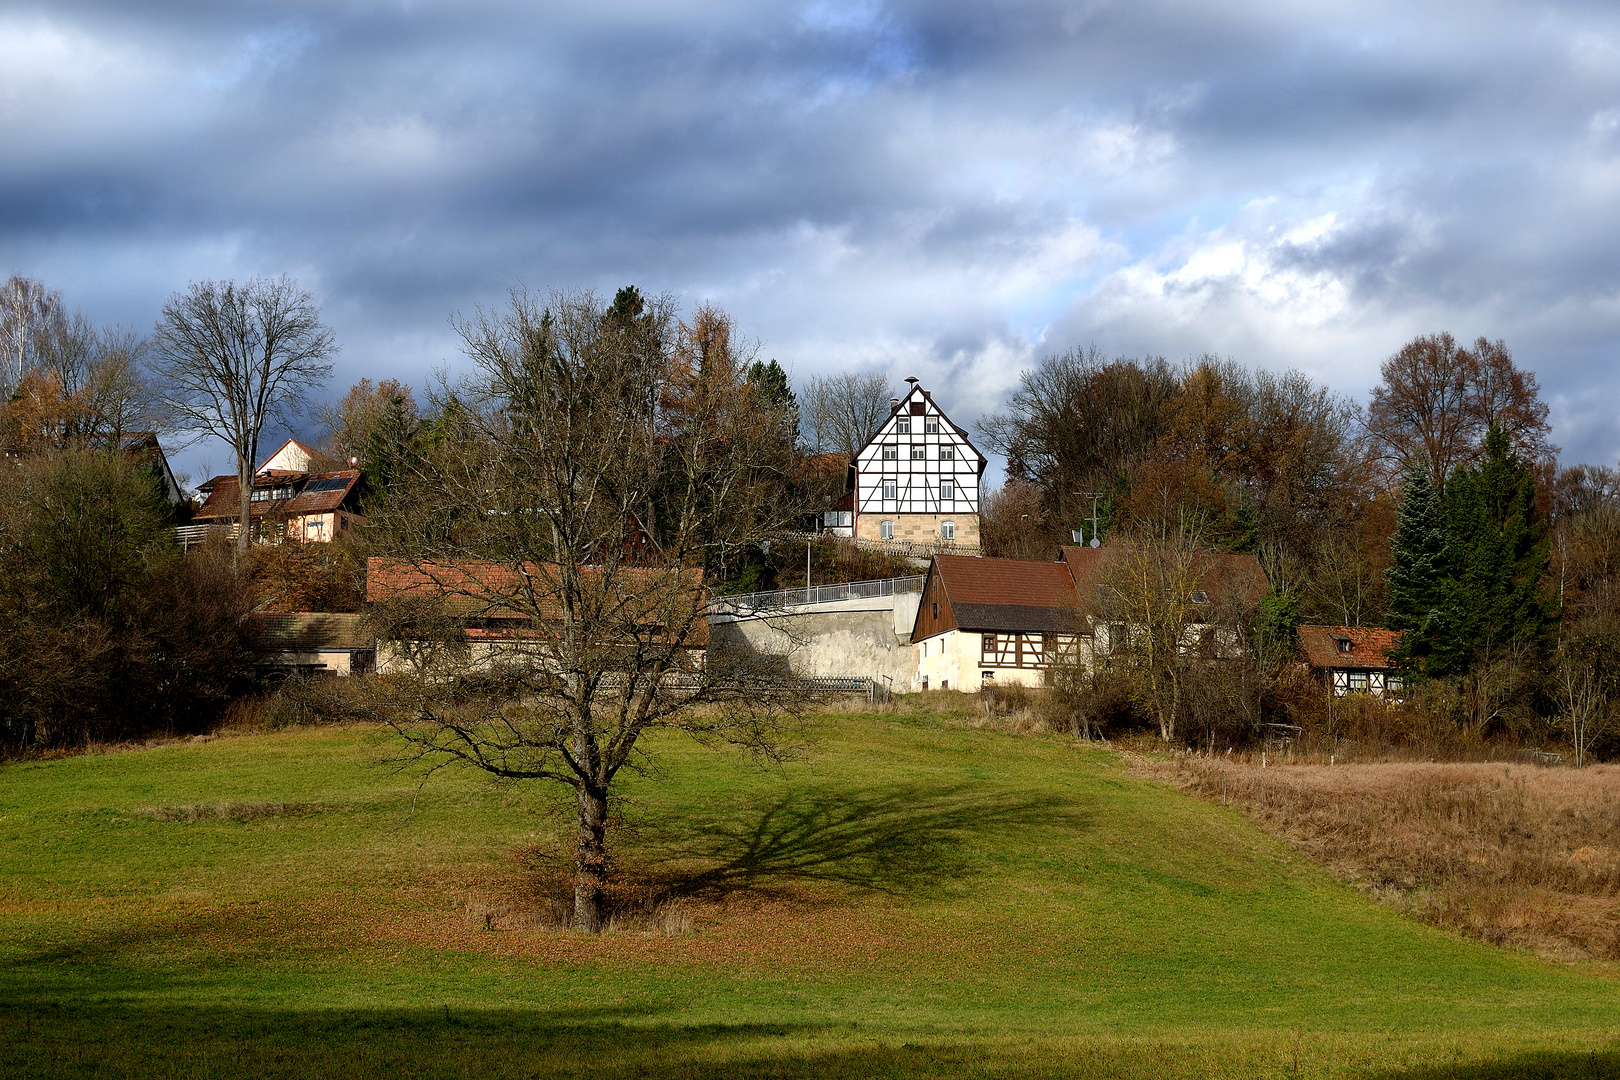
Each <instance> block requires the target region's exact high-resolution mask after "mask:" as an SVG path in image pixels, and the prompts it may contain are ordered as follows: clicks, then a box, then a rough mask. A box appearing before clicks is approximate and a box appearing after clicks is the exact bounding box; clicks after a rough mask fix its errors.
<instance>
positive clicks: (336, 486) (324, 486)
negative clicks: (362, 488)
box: [304, 476, 349, 495]
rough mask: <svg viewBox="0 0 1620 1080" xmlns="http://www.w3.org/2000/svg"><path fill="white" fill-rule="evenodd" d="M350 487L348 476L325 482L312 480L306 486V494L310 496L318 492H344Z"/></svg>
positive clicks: (334, 477)
mask: <svg viewBox="0 0 1620 1080" xmlns="http://www.w3.org/2000/svg"><path fill="white" fill-rule="evenodd" d="M348 486H349V478H348V477H347V476H332V477H328V478H327V479H325V480H311V481H310V482H309V483H307V484H305V485H304V494H305V495H309V494H312V493H314V492H317V491H342V490H343V489H344V488H346V487H348Z"/></svg>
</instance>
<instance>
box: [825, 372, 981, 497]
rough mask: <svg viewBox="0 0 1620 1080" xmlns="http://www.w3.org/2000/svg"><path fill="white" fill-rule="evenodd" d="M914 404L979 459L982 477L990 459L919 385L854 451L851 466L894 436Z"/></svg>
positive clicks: (914, 385)
mask: <svg viewBox="0 0 1620 1080" xmlns="http://www.w3.org/2000/svg"><path fill="white" fill-rule="evenodd" d="M914 404H915V405H922V406H923V408H924V409H925V410H927V411H925V412H924V413H923V414H922V415H938V417H939V418H940V420H941V421H942V422H943V423H944V424H945V425H946V426H947V427H949V428H950V430H951V432H952V433H953V434H955V436H956V437H957V438H958V439H960V440H962V445H964V446H966V447H967V448H968V449H969V450H971V451H973V455H974V457H976V458H978V459H979V475H980V476H983V475H984V470H985V468H986V467H987V466H988V465H989V464H990V459H989V458H987V457H985V456H984V454H982V453H980V452H979V448H978V447H977V446H974V445H973V440H971V439H969V438H968V433H967V432H966V431H964V430H963V429H962V428H960V427H958V426H957V425H956V423H955V422H954V421H953V420H951V418H950V417H949V416H946V415H945V410H944V409H941V408H940V407H939V405H938V403H937V402H935V401H934V395H932V394H930V393H929V392H928V391H927V390H924V389H923V388H922V384H921V383H913V384H912V386H911V390H910V391H909V392H908V393H907V394H906V396H905V397H903V398H900V399H899V400H898V402H897V403H896V405H895V406H894V408H893V409H891V410H890V412H889V418H888V419H887V420H885V421H884V422H883V423H882V424H881V425H879V427H878V429H877V431H876V432H874V433H873V435H872V437H871V438H870V439H867V440H866V445H864V446H862V447H861V448H860V449H859V450H857V451H855V461H854V462H853V463H852V464H860V463H861V462H862V461H864V460H865V459H866V458H867V451H868V450H870V449H872V447H873V446H874V445H877V444H878V443H879V442H881V441H882V440H883V438H884V437H885V436H888V435H892V434H894V426H895V421H896V420H898V419H899V418H900V417H902V416H911V415H914V414H913V413H912V412H911V407H912V406H913V405H914Z"/></svg>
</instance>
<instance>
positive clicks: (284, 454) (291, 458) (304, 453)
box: [258, 439, 321, 472]
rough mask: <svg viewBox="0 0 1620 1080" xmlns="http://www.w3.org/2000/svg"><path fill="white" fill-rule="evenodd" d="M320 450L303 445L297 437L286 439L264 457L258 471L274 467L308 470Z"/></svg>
mask: <svg viewBox="0 0 1620 1080" xmlns="http://www.w3.org/2000/svg"><path fill="white" fill-rule="evenodd" d="M320 456H321V454H320V451H318V450H315V449H314V448H312V447H308V446H305V445H304V444H303V443H301V442H299V441H298V440H297V439H288V440H287V441H286V442H284V443H282V444H281V445H280V446H278V447H277V448H276V450H275V453H273V454H271V455H270V456H269V457H267V458H265V459H264V464H263V465H260V466H259V470H258V471H259V472H265V471H267V470H271V469H276V470H280V471H282V472H308V471H309V467H310V465H312V464H314V462H315V461H316V460H318V459H319V458H320Z"/></svg>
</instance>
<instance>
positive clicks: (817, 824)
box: [0, 716, 1620, 1080]
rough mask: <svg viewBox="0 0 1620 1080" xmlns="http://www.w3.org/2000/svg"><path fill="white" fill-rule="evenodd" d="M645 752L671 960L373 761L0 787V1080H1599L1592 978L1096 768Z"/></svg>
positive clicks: (645, 791)
mask: <svg viewBox="0 0 1620 1080" xmlns="http://www.w3.org/2000/svg"><path fill="white" fill-rule="evenodd" d="M657 750H658V755H657V761H658V763H659V767H660V772H661V773H662V775H661V776H659V777H656V778H641V777H637V778H634V779H633V780H632V781H631V782H630V783H629V784H628V785H627V787H626V791H627V794H628V795H629V796H630V800H629V802H628V804H627V806H626V808H625V823H626V828H625V829H624V830H622V831H621V833H620V834H619V844H618V858H619V860H620V862H619V865H620V869H621V870H622V872H623V874H624V876H625V878H626V879H627V880H630V881H639V882H656V883H658V884H659V885H660V886H661V887H663V888H666V889H670V890H673V894H674V895H678V896H681V897H683V899H681V900H680V901H679V912H680V913H681V914H682V915H683V916H684V917H685V918H687V919H690V921H691V924H692V927H693V929H692V930H691V932H688V933H679V934H659V933H653V932H644V931H639V930H624V931H620V932H615V933H610V934H607V935H604V936H602V937H601V938H598V939H584V938H581V937H579V936H577V935H574V934H571V933H567V932H563V931H558V930H551V929H546V928H545V927H544V925H543V924H542V923H538V922H536V921H535V920H534V919H533V918H532V916H533V914H534V913H535V912H537V911H543V909H544V906H545V905H544V901H543V898H542V897H541V896H539V895H538V890H539V889H540V887H541V886H540V883H541V882H542V881H543V879H544V878H545V872H544V868H545V866H546V865H547V862H546V855H547V854H548V853H551V852H557V851H560V850H562V844H563V841H564V839H565V837H566V835H567V832H568V820H567V817H566V815H565V814H561V813H559V812H558V809H559V806H560V804H559V802H558V800H557V798H556V796H555V795H554V794H552V793H548V792H545V791H543V790H538V789H536V790H524V789H520V788H512V787H499V786H495V785H491V784H489V783H486V782H484V781H483V780H481V779H478V778H476V777H473V776H469V775H464V774H462V775H451V774H447V773H441V774H439V776H437V777H435V778H434V779H433V780H431V781H430V782H429V783H428V784H427V785H426V786H425V787H423V788H422V789H421V790H420V792H418V790H417V785H416V783H415V782H414V781H413V780H411V779H409V778H407V777H404V776H401V775H399V774H396V773H394V772H392V771H391V770H390V769H388V768H387V767H385V766H379V765H377V764H374V763H375V762H377V761H379V760H380V759H382V758H384V757H386V756H387V755H388V754H389V753H390V747H389V745H388V744H387V743H386V742H383V741H382V740H381V736H379V735H378V734H376V733H373V732H366V731H357V730H350V729H343V730H337V729H316V730H300V731H292V732H287V733H282V734H276V735H265V736H241V737H233V738H224V739H216V740H212V741H208V742H201V743H188V744H180V745H172V746H165V747H159V748H153V749H147V750H137V751H131V752H125V753H115V754H103V755H90V756H81V757H73V758H65V759H60V760H54V761H43V762H39V761H31V762H20V763H13V764H9V765H4V766H0V920H3V921H0V1075H3V1076H47V1075H49V1076H58V1075H71V1076H108V1077H114V1076H118V1077H121V1076H136V1077H139V1076H181V1077H232V1076H250V1075H251V1076H287V1077H294V1076H343V1077H346V1078H355V1080H358V1078H363V1077H373V1076H376V1077H383V1076H387V1077H394V1076H469V1077H472V1076H478V1077H518V1076H551V1075H560V1076H581V1077H584V1076H591V1077H598V1076H657V1077H663V1076H671V1077H674V1076H682V1077H684V1076H706V1075H728V1076H749V1077H753V1076H758V1077H787V1076H838V1077H844V1076H848V1077H865V1076H905V1077H910V1076H924V1075H951V1076H986V1077H1004V1076H1005V1077H1023V1076H1049V1075H1050V1076H1131V1077H1136V1076H1140V1077H1160V1076H1187V1077H1194V1076H1212V1075H1216V1076H1278V1077H1284V1076H1324V1077H1325V1076H1335V1077H1351V1076H1369V1077H1371V1076H1376V1077H1383V1076H1390V1077H1393V1076H1403V1077H1405V1076H1411V1077H1429V1076H1435V1077H1438V1076H1478V1077H1484V1076H1525V1077H1529V1076H1617V1075H1620V993H1617V991H1620V980H1617V978H1616V976H1617V972H1616V970H1615V969H1614V968H1613V967H1599V966H1586V967H1570V966H1558V965H1553V964H1550V963H1547V962H1544V961H1540V960H1536V959H1534V958H1533V957H1530V956H1528V955H1525V954H1520V953H1514V952H1508V951H1502V950H1494V949H1491V948H1489V947H1486V946H1482V945H1478V944H1474V943H1470V942H1467V941H1464V940H1462V939H1460V938H1457V937H1454V936H1452V935H1449V934H1447V933H1445V932H1442V931H1438V930H1434V929H1431V928H1427V927H1424V926H1421V925H1418V924H1415V923H1412V922H1408V921H1405V920H1403V919H1401V918H1400V917H1399V916H1397V915H1395V914H1393V913H1391V912H1390V911H1388V910H1385V909H1381V908H1379V907H1378V906H1376V905H1374V904H1372V903H1370V902H1369V901H1367V900H1366V899H1365V898H1363V897H1361V896H1360V895H1358V894H1356V893H1355V892H1353V891H1352V890H1350V889H1348V888H1346V887H1344V886H1342V885H1338V884H1335V883H1334V882H1332V881H1331V880H1330V879H1329V878H1328V876H1327V875H1326V873H1325V872H1323V871H1322V870H1320V869H1319V868H1317V867H1316V866H1314V865H1313V864H1311V863H1309V862H1307V861H1305V860H1304V859H1302V858H1300V857H1299V856H1297V855H1295V854H1293V853H1292V852H1290V851H1289V850H1288V849H1286V848H1285V847H1283V846H1282V845H1280V844H1279V843H1277V842H1275V841H1272V840H1270V839H1267V838H1266V837H1264V836H1262V835H1261V834H1260V833H1259V832H1257V831H1256V830H1255V829H1254V828H1253V827H1251V826H1250V825H1248V824H1247V823H1246V822H1245V821H1244V820H1243V819H1242V818H1241V817H1240V816H1239V815H1238V814H1237V813H1236V812H1235V811H1230V810H1225V809H1222V808H1219V807H1212V806H1209V805H1206V804H1203V803H1200V802H1197V801H1195V800H1193V799H1190V798H1188V797H1186V796H1184V795H1181V794H1179V793H1177V792H1175V791H1172V790H1171V789H1169V788H1168V787H1164V786H1161V785H1158V784H1154V783H1150V782H1147V781H1143V780H1140V779H1135V778H1132V777H1130V776H1128V775H1127V774H1126V772H1125V770H1124V769H1123V768H1122V766H1121V763H1120V762H1119V761H1118V760H1117V759H1116V758H1115V757H1114V756H1113V755H1111V754H1110V753H1108V752H1106V751H1101V750H1093V749H1086V748H1082V747H1077V746H1075V745H1074V744H1073V743H1071V742H1069V741H1067V740H1064V739H1060V738H1056V737H1040V736H1029V735H1011V734H1005V733H1001V732H997V731H993V730H975V729H971V728H966V727H962V726H959V725H956V724H954V723H952V722H949V721H940V720H929V719H926V718H924V719H899V718H884V717H879V716H858V717H847V718H826V719H824V720H823V721H822V723H821V727H820V735H819V740H818V745H817V746H816V747H815V748H814V750H813V751H812V752H811V753H810V754H808V755H807V756H806V757H805V758H803V759H802V760H799V761H796V762H792V763H789V764H787V765H784V766H772V767H758V766H754V765H750V764H748V763H746V762H742V761H739V760H737V759H736V758H734V757H730V756H727V755H725V754H723V753H716V752H712V751H708V750H703V749H700V748H696V747H692V746H690V745H687V744H685V743H682V742H678V741H674V740H669V741H667V742H664V743H661V744H660V745H658V746H657ZM219 807H222V808H223V810H216V809H214V808H219Z"/></svg>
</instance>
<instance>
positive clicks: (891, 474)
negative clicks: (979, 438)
mask: <svg viewBox="0 0 1620 1080" xmlns="http://www.w3.org/2000/svg"><path fill="white" fill-rule="evenodd" d="M906 381H907V382H909V383H911V390H910V391H909V392H908V393H907V394H906V396H905V397H904V398H897V399H895V400H894V401H893V402H892V403H891V406H890V413H889V419H888V420H887V421H886V422H885V423H884V425H883V426H882V427H881V428H879V429H878V432H877V434H876V435H874V436H872V438H871V440H870V441H869V442H867V444H866V445H865V446H864V447H862V448H861V450H860V452H859V453H857V454H856V455H855V461H854V462H853V464H852V465H851V468H850V472H851V474H852V475H851V483H850V495H851V496H852V498H851V500H850V501H851V502H852V503H853V506H851V508H850V512H851V514H852V517H853V520H852V521H851V522H850V523H849V525H848V526H847V528H848V529H849V530H850V531H851V532H852V533H853V534H854V536H855V538H856V539H858V540H902V541H910V542H912V543H920V544H934V545H940V544H956V545H958V546H960V547H962V548H966V549H969V550H974V549H977V548H978V546H979V488H980V482H981V481H982V480H983V478H984V470H985V466H986V465H988V464H989V461H988V459H986V458H985V456H984V455H983V454H981V453H979V451H978V450H977V449H975V448H974V446H973V444H972V443H971V442H969V441H968V437H967V433H966V432H964V431H963V430H962V429H961V428H959V427H957V426H956V425H955V424H953V423H951V420H950V417H948V416H946V415H945V413H944V412H943V411H942V410H941V409H940V407H939V406H938V405H936V404H934V399H933V397H932V396H931V395H930V394H929V393H928V391H926V390H924V389H923V388H922V386H921V385H920V384H919V383H918V382H917V381H916V380H915V379H908V380H906ZM839 524H840V525H842V524H843V523H842V522H840V523H839ZM840 531H843V530H842V529H841V530H840Z"/></svg>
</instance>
